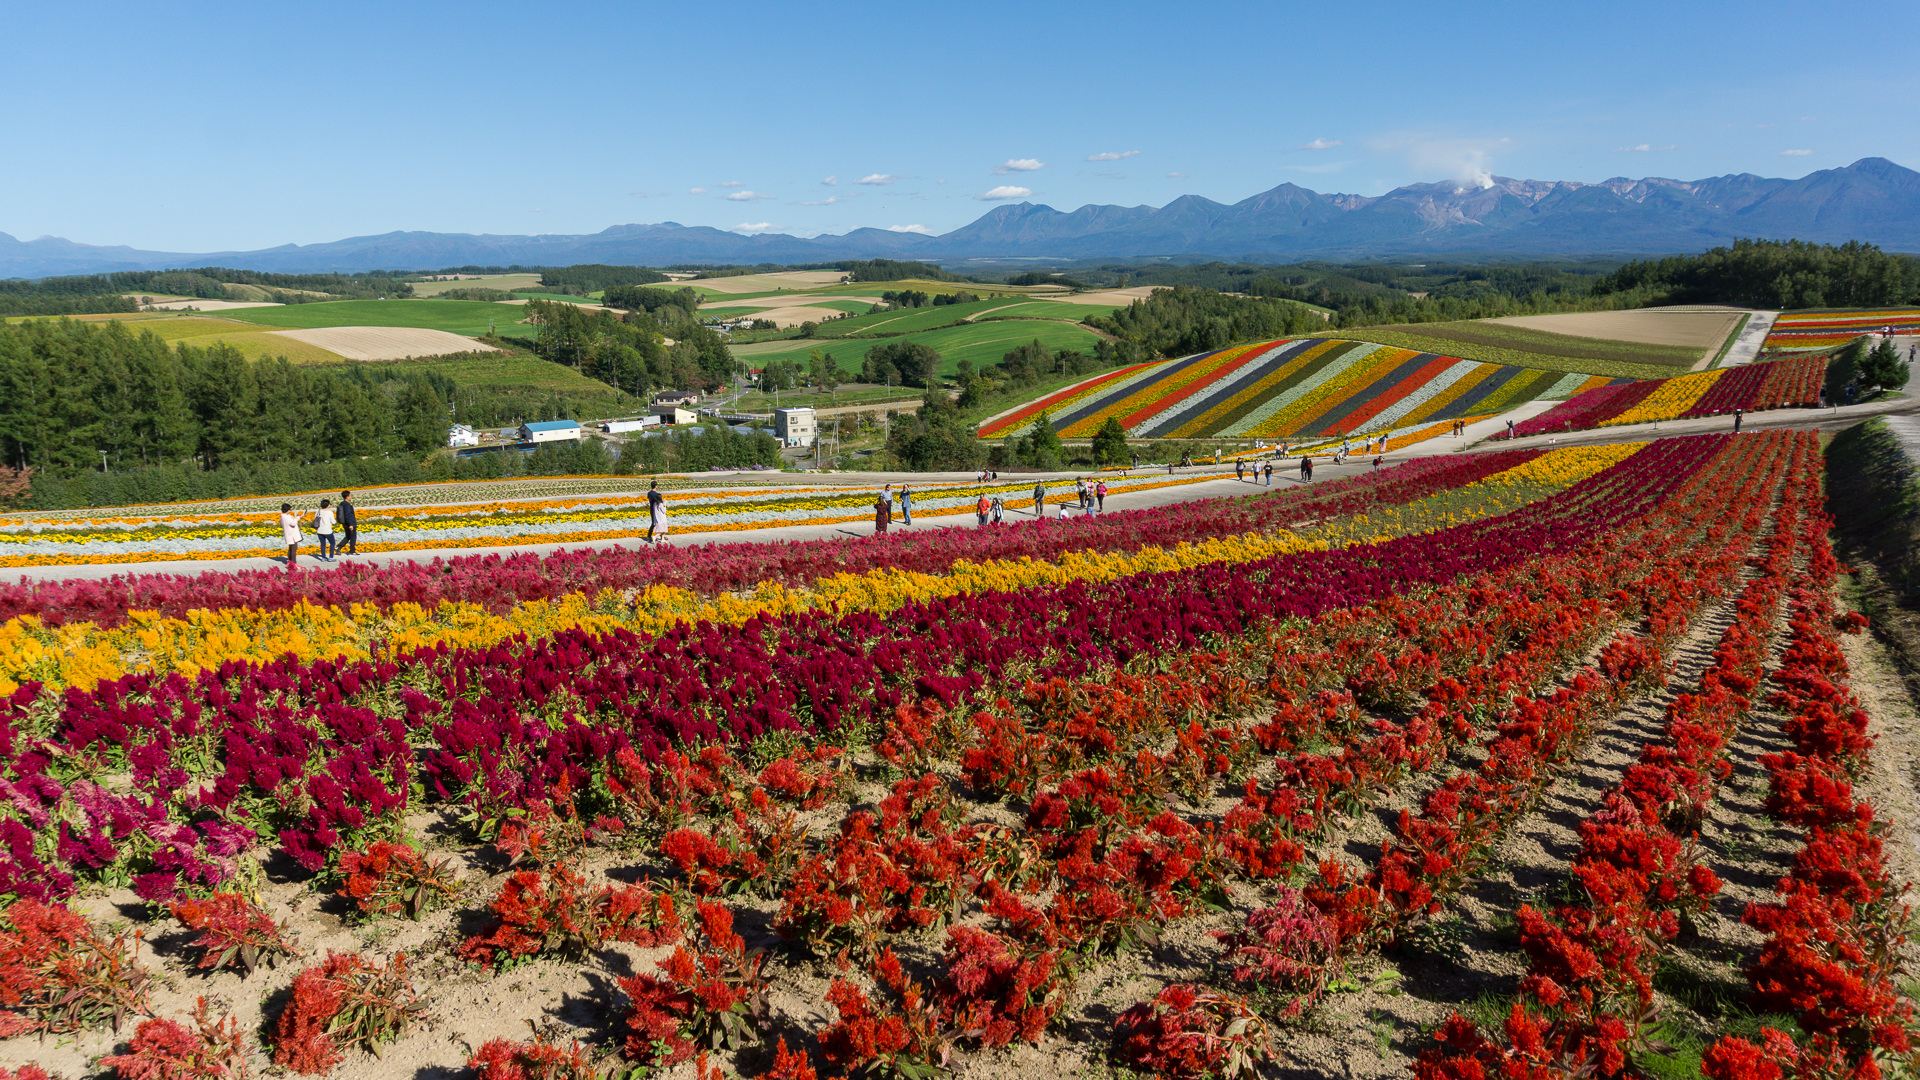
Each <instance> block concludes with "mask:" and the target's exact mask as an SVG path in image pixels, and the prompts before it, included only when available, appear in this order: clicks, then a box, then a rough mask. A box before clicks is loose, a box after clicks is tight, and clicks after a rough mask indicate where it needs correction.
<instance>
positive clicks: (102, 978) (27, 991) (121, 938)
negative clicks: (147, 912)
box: [0, 897, 148, 1038]
mask: <svg viewBox="0 0 1920 1080" xmlns="http://www.w3.org/2000/svg"><path fill="white" fill-rule="evenodd" d="M139 948H140V934H139V933H138V932H134V933H131V934H128V933H122V934H119V935H117V936H115V937H112V938H108V937H105V936H103V935H102V934H100V933H99V932H98V931H97V930H95V929H94V928H93V927H92V926H91V925H90V924H88V922H87V920H85V919H83V918H81V917H80V916H79V915H76V914H74V913H73V912H72V911H69V910H68V909H67V906H66V905H65V904H42V903H40V902H39V901H36V900H30V899H26V898H24V897H23V898H21V899H18V900H15V901H14V902H13V905H12V906H11V907H9V908H7V909H6V910H5V911H0V1006H4V1007H5V1009H6V1011H4V1012H0V1038H8V1037H11V1036H14V1035H26V1034H41V1035H46V1034H59V1033H61V1032H66V1031H79V1030H81V1029H83V1028H90V1027H98V1026H101V1025H106V1024H111V1025H112V1026H113V1029H114V1030H115V1031H118V1030H120V1025H121V1024H122V1023H124V1022H125V1021H126V1019H127V1017H129V1016H132V1015H136V1014H141V1013H145V1012H146V1011H147V1009H148V1005H147V992H148V978H147V972H146V969H145V968H143V967H141V966H140V960H139Z"/></svg>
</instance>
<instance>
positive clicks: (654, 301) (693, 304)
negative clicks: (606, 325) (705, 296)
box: [600, 285, 700, 314]
mask: <svg viewBox="0 0 1920 1080" xmlns="http://www.w3.org/2000/svg"><path fill="white" fill-rule="evenodd" d="M600 302H601V303H602V304H604V305H606V306H607V307H616V308H620V309H621V310H623V311H659V310H660V309H661V308H663V307H667V306H669V305H671V306H673V307H677V308H680V309H681V310H682V311H685V312H687V313H688V314H692V313H693V312H694V311H695V310H696V309H698V308H699V307H700V294H699V293H697V292H695V291H694V290H692V289H649V288H647V287H646V286H644V285H610V286H608V287H607V291H606V292H605V293H604V294H602V296H601V298H600Z"/></svg>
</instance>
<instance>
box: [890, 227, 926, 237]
mask: <svg viewBox="0 0 1920 1080" xmlns="http://www.w3.org/2000/svg"><path fill="white" fill-rule="evenodd" d="M887 231H888V232H916V233H919V234H920V235H921V236H932V235H933V230H932V229H929V228H927V227H926V226H925V225H889V226H887Z"/></svg>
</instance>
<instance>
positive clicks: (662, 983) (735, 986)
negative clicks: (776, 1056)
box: [620, 901, 767, 1065]
mask: <svg viewBox="0 0 1920 1080" xmlns="http://www.w3.org/2000/svg"><path fill="white" fill-rule="evenodd" d="M697 912H698V915H699V924H698V930H699V933H698V936H697V940H695V942H694V950H693V951H692V952H689V951H688V950H687V948H686V947H685V946H675V947H674V950H673V955H672V956H670V957H668V958H667V959H665V960H662V961H660V962H659V968H660V970H661V972H662V973H663V974H664V976H665V977H664V978H656V977H654V976H652V975H631V976H628V977H626V978H623V979H621V980H620V989H621V990H623V991H625V992H626V994H627V996H628V997H629V998H631V999H632V1001H633V1005H632V1008H630V1009H629V1010H628V1012H627V1026H628V1027H629V1028H631V1029H632V1031H633V1034H630V1035H628V1036H627V1042H626V1053H627V1056H628V1057H630V1058H632V1059H634V1060H636V1061H642V1062H658V1063H660V1064H664V1065H676V1064H679V1063H680V1062H683V1061H686V1060H687V1059H689V1058H691V1057H692V1056H693V1053H694V1050H695V1049H696V1047H698V1046H712V1047H715V1048H718V1047H721V1046H725V1047H727V1048H729V1049H738V1048H740V1047H742V1046H746V1045H748V1044H750V1043H753V1042H757V1041H758V1040H759V1038H760V1030H761V1028H762V1027H763V1026H764V1025H765V1024H766V1021H767V978H766V976H765V975H763V974H761V971H760V965H761V963H762V962H763V960H764V957H763V956H762V955H761V952H760V950H758V949H754V950H752V951H748V949H747V943H746V939H745V938H742V937H741V936H740V935H739V934H737V933H734V930H733V912H732V910H731V909H729V908H726V907H724V906H722V905H720V904H714V903H708V902H706V901H702V902H701V903H700V905H699V907H698V909H697Z"/></svg>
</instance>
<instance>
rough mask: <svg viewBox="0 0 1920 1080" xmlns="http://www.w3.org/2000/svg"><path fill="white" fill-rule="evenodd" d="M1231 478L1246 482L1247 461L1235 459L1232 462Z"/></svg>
mask: <svg viewBox="0 0 1920 1080" xmlns="http://www.w3.org/2000/svg"><path fill="white" fill-rule="evenodd" d="M1233 478H1234V479H1235V480H1238V481H1241V482H1242V483H1245V482H1246V479H1247V463H1246V462H1244V461H1236V462H1234V463H1233Z"/></svg>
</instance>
